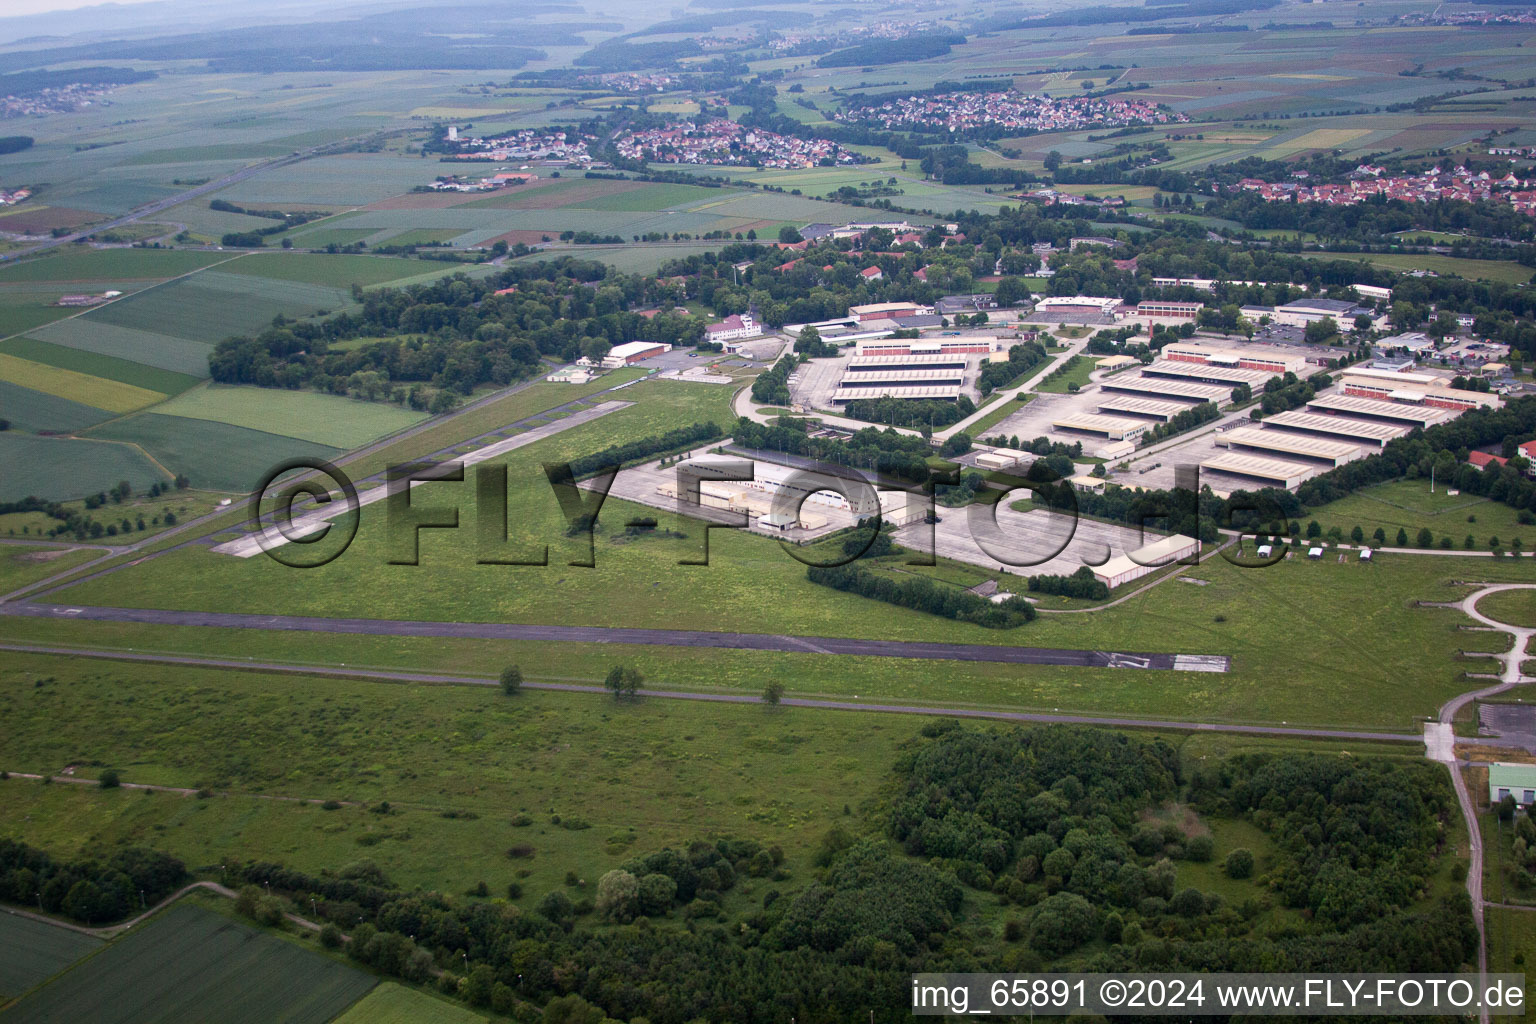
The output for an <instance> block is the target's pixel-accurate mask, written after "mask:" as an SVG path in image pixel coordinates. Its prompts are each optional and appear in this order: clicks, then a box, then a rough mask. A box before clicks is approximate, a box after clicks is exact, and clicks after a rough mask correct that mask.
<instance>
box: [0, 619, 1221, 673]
mask: <svg viewBox="0 0 1536 1024" xmlns="http://www.w3.org/2000/svg"><path fill="white" fill-rule="evenodd" d="M0 615H16V616H26V617H30V618H43V619H65V620H76V621H79V620H84V621H88V622H137V623H144V624H146V625H155V626H211V627H214V628H219V629H261V630H268V631H276V632H284V631H289V632H301V633H351V634H360V635H365V636H435V637H454V638H460V639H482V640H533V641H542V642H545V643H589V644H590V643H598V644H639V645H645V646H661V647H714V648H720V649H726V650H747V651H782V652H787V653H791V654H858V655H864V656H866V657H874V658H925V659H937V660H946V661H988V662H1003V663H1007V664H1015V665H1072V666H1077V667H1080V668H1142V669H1164V670H1176V669H1181V668H1188V669H1190V670H1195V671H1205V672H1209V671H1226V669H1227V667H1228V662H1227V659H1226V658H1225V657H1222V656H1217V655H1195V656H1191V655H1179V654H1149V653H1140V652H1132V651H1079V650H1067V649H1062V648H1054V647H1009V646H1004V645H1002V644H944V643H923V642H920V641H911V640H899V641H895V640H858V639H850V638H845V637H823V636H787V635H781V634H772V633H715V632H709V631H705V630H692V629H631V628H628V627H620V626H545V625H530V624H526V623H515V622H420V621H408V620H402V619H341V618H316V617H308V616H301V615H245V614H238V613H232V612H193V611H167V610H161V609H156V608H101V607H91V606H85V605H62V604H32V603H30V602H29V603H20V602H7V603H5V604H0ZM1181 661H1182V663H1181ZM1197 665H1198V666H1199V667H1198V668H1196V667H1195V666H1197Z"/></svg>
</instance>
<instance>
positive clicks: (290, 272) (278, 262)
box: [224, 240, 431, 288]
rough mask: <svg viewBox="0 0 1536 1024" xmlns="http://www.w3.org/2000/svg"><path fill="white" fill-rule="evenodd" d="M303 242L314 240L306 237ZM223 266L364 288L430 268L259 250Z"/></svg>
mask: <svg viewBox="0 0 1536 1024" xmlns="http://www.w3.org/2000/svg"><path fill="white" fill-rule="evenodd" d="M306 244H314V243H313V242H309V241H308V240H306ZM321 244H324V243H321ZM224 269H225V270H227V271H229V272H230V273H232V274H241V275H243V276H246V277H262V278H267V279H269V280H273V281H300V282H303V283H304V284H318V285H328V286H330V287H332V288H350V287H351V286H352V285H354V284H360V285H363V286H365V287H367V286H369V285H376V284H387V283H389V282H390V281H398V280H400V279H401V278H403V277H414V276H416V275H417V274H422V273H425V272H426V271H427V270H429V269H431V268H430V267H429V266H425V265H423V264H421V263H419V262H416V261H413V260H408V259H403V258H401V257H398V256H363V255H352V254H344V255H337V256H330V255H325V254H322V253H292V252H287V253H277V252H272V253H267V252H259V253H252V254H251V255H249V256H242V257H241V258H240V259H239V260H237V261H235V262H234V263H231V264H229V265H228V266H226V267H224Z"/></svg>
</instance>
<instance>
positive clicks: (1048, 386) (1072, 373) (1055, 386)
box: [1035, 331, 1096, 395]
mask: <svg viewBox="0 0 1536 1024" xmlns="http://www.w3.org/2000/svg"><path fill="white" fill-rule="evenodd" d="M1060 333H1063V334H1065V333H1069V332H1066V331H1063V332H1060ZM1095 368H1096V363H1095V361H1094V360H1093V359H1090V358H1088V357H1087V356H1073V357H1072V358H1071V359H1068V360H1067V362H1066V367H1065V370H1066V372H1065V373H1063V374H1061V375H1060V376H1059V377H1052V378H1051V379H1049V380H1045V381H1042V382H1041V383H1040V385H1039V386H1038V387H1037V388H1035V390H1036V391H1050V392H1053V393H1055V394H1058V395H1064V394H1066V393H1067V391H1068V390H1069V385H1072V384H1076V385H1077V386H1078V387H1082V386H1083V385H1084V384H1087V383H1088V376H1089V374H1091V373H1093V371H1094V369H1095Z"/></svg>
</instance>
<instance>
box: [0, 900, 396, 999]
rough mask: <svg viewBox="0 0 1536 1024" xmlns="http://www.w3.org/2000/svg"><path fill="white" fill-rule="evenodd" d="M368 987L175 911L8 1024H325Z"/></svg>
mask: <svg viewBox="0 0 1536 1024" xmlns="http://www.w3.org/2000/svg"><path fill="white" fill-rule="evenodd" d="M146 965H153V969H152V970H151V969H148V968H147V967H146ZM374 983H375V982H374V978H373V977H372V976H371V975H368V974H365V973H363V972H362V971H359V970H357V969H355V968H352V967H349V966H347V965H345V964H343V963H340V962H338V961H336V960H333V959H331V958H330V957H326V956H322V955H320V954H319V953H314V952H310V951H308V950H305V949H303V948H302V947H300V946H298V945H296V944H294V943H291V942H287V941H285V940H283V939H280V938H277V937H275V936H272V935H268V934H265V933H263V932H260V931H257V930H256V929H254V928H251V927H249V926H248V925H244V924H241V923H239V922H237V921H235V920H233V919H231V918H228V917H225V916H224V915H223V914H218V913H214V912H213V911H211V910H204V909H202V908H200V907H194V906H188V905H178V906H175V907H172V908H171V909H170V910H168V911H166V912H165V913H164V914H161V915H160V916H158V917H156V918H155V919H154V920H153V921H151V922H150V923H149V924H147V925H145V926H144V927H142V928H136V929H134V930H133V931H131V932H129V933H128V934H127V935H126V936H124V937H123V938H121V939H118V940H117V941H115V942H113V943H111V944H110V945H109V946H108V947H107V948H106V949H104V950H102V951H101V952H100V953H98V954H97V955H95V956H93V957H91V958H90V959H89V960H87V961H85V962H84V963H83V964H81V965H80V966H78V967H76V968H75V969H74V970H72V971H70V972H69V973H68V974H66V975H64V976H63V977H61V978H57V979H55V980H54V981H53V982H51V983H49V984H48V985H45V986H44V987H42V988H41V989H38V990H36V991H34V992H33V993H31V994H30V995H29V996H27V998H26V999H23V1000H22V1001H21V1002H20V1003H18V1004H17V1005H16V1006H15V1007H13V1008H12V1009H11V1010H10V1011H8V1013H7V1024H10V1022H11V1021H17V1022H20V1024H30V1022H38V1024H41V1022H44V1021H61V1020H77V1021H85V1020H89V1021H92V1022H94V1024H130V1022H138V1021H145V1020H166V1021H170V1020H174V1021H178V1022H184V1024H196V1022H201V1021H206V1022H208V1024H246V1022H250V1024H270V1022H272V1021H279V1020H281V1021H289V1022H291V1024H325V1022H326V1021H329V1020H330V1019H331V1018H333V1017H335V1016H336V1015H337V1014H338V1013H340V1012H341V1011H342V1010H344V1009H346V1008H347V1007H348V1006H350V1005H351V1004H352V1003H354V1002H356V1001H357V1000H358V999H359V998H361V997H362V996H363V995H364V994H365V993H366V992H367V991H368V990H369V989H371V988H372V987H373V986H374Z"/></svg>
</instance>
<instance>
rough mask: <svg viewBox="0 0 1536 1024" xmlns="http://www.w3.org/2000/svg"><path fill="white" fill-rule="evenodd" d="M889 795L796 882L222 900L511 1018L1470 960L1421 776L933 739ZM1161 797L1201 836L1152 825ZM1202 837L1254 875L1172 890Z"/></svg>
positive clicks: (743, 871) (976, 737) (1053, 741)
mask: <svg viewBox="0 0 1536 1024" xmlns="http://www.w3.org/2000/svg"><path fill="white" fill-rule="evenodd" d="M886 793H887V795H885V796H882V797H880V798H879V799H878V800H876V801H875V802H874V803H873V804H871V805H870V807H869V809H868V811H867V812H865V813H861V814H860V815H855V816H850V817H847V818H846V819H845V821H844V823H841V824H835V825H833V826H832V827H831V828H829V829H828V830H827V832H826V833H825V835H824V837H823V839H822V842H821V845H820V848H819V851H818V852H817V853H816V854H815V856H814V857H813V858H812V859H811V863H790V862H787V861H786V860H785V859H784V857H783V855H782V853H781V852H780V851H779V849H778V848H777V847H776V846H774V845H773V844H772V841H771V839H762V840H759V839H742V838H723V837H715V838H710V839H700V840H698V841H695V842H693V843H690V844H688V845H686V846H684V847H672V848H668V849H661V850H655V851H652V852H650V853H647V854H643V855H640V856H636V857H634V858H632V859H630V860H629V861H628V862H625V863H623V864H620V865H618V866H616V867H615V868H614V869H613V870H611V871H609V872H607V873H606V874H605V875H603V876H602V878H601V879H600V880H598V882H597V884H596V886H595V887H592V888H589V887H588V886H586V885H582V886H578V887H576V888H566V889H557V890H555V891H552V892H550V893H547V894H543V895H538V896H537V898H534V897H535V894H528V897H527V902H524V901H523V900H522V898H521V896H522V894H521V893H520V887H518V886H514V890H515V891H517V902H516V903H515V904H513V903H504V902H502V901H501V900H499V899H495V898H480V899H475V898H463V897H456V896H454V897H450V896H447V895H444V894H441V893H436V892H426V891H421V890H416V891H412V892H406V891H403V890H401V889H398V888H396V887H394V886H392V885H391V884H390V883H389V881H388V879H387V877H386V876H385V874H384V873H383V872H382V871H380V870H379V869H378V868H377V867H375V866H373V865H370V864H367V863H360V864H355V865H352V866H350V867H349V868H347V869H344V870H341V871H338V872H335V873H322V874H319V875H314V874H306V873H303V872H298V871H294V870H292V869H288V868H285V867H282V866H281V865H277V864H259V863H253V864H245V865H242V866H238V867H232V868H231V869H230V878H229V881H230V882H232V883H243V884H246V885H249V886H256V887H260V888H257V889H254V890H251V891H250V898H249V899H248V901H247V903H248V904H258V905H259V902H260V898H261V897H262V896H263V895H264V893H263V892H262V889H263V888H269V890H270V893H271V894H273V895H274V896H276V895H281V896H286V897H288V898H290V899H294V900H296V901H297V902H298V903H300V904H301V905H303V907H304V908H305V909H306V910H308V909H309V908H310V907H311V905H312V906H313V908H314V912H315V913H317V914H318V915H319V917H320V918H321V919H322V920H323V921H327V922H330V923H331V924H330V925H329V930H328V932H327V935H329V936H330V937H331V941H334V942H339V936H340V929H342V928H345V929H346V930H347V931H350V932H351V935H352V942H351V943H350V944H349V946H348V954H349V955H350V956H352V957H353V958H355V959H357V960H358V961H360V962H362V963H365V964H368V965H370V966H372V967H373V968H374V969H376V970H379V971H381V972H383V973H385V974H393V975H398V976H401V977H406V978H408V979H412V980H418V981H423V982H427V981H431V979H432V975H433V973H434V972H440V973H438V974H437V978H436V982H435V984H437V985H438V987H439V988H440V989H441V990H442V991H444V992H448V993H451V994H454V995H457V996H458V997H460V998H462V999H464V1000H465V1001H467V1002H469V1003H471V1004H472V1005H476V1006H483V1007H490V1008H492V1009H495V1010H497V1011H499V1012H503V1013H509V1014H511V1015H512V1016H513V1017H514V1019H517V1020H527V1021H535V1020H540V1019H542V1020H546V1021H551V1020H587V1019H589V1018H590V1019H591V1020H593V1021H599V1020H602V1019H604V1018H612V1019H614V1020H619V1021H638V1020H640V1019H641V1018H643V1019H644V1020H646V1021H648V1022H650V1024H685V1022H691V1021H708V1022H726V1021H730V1022H740V1024H779V1022H782V1021H783V1020H784V1019H786V1018H787V1017H789V1016H793V1017H795V1019H796V1020H799V1021H804V1022H808V1024H823V1022H825V1024H833V1022H845V1021H848V1020H855V1019H856V1020H860V1021H863V1020H867V1019H873V1020H875V1021H877V1022H894V1021H899V1020H906V1019H908V1018H909V1016H910V1010H909V1009H908V1001H909V993H908V992H907V990H906V988H907V978H908V975H909V973H910V972H913V971H918V970H922V971H972V970H1007V971H1029V970H1039V969H1042V968H1070V969H1075V970H1090V971H1092V970H1149V969H1152V970H1168V971H1178V970H1253V971H1258V970H1265V971H1305V970H1319V969H1329V970H1351V971H1393V970H1397V971H1450V970H1456V969H1458V968H1461V967H1463V966H1464V965H1465V964H1466V963H1468V962H1469V961H1470V960H1471V959H1472V958H1473V957H1474V956H1475V950H1476V931H1475V928H1474V927H1473V924H1472V918H1471V912H1470V905H1469V904H1468V902H1467V899H1466V896H1465V894H1464V893H1460V892H1457V893H1455V894H1446V895H1442V894H1440V893H1439V892H1438V891H1437V889H1436V886H1435V884H1434V883H1433V882H1432V877H1433V876H1434V875H1435V874H1436V873H1437V871H1438V869H1439V865H1440V864H1441V863H1442V861H1443V858H1445V857H1447V856H1450V855H1452V854H1451V851H1450V850H1449V849H1448V848H1447V847H1446V846H1445V839H1444V836H1445V831H1444V829H1445V825H1446V823H1447V822H1448V821H1449V819H1450V817H1451V816H1452V815H1453V814H1454V813H1455V798H1454V796H1453V795H1452V793H1451V789H1450V786H1449V784H1448V781H1447V780H1446V778H1445V776H1444V772H1443V770H1441V769H1439V768H1438V766H1435V765H1432V764H1429V763H1427V762H1423V761H1419V760H1407V759H1405V760H1395V759H1394V760H1386V759H1381V760H1372V759H1362V758H1343V757H1325V756H1320V755H1306V754H1284V755H1244V756H1239V757H1234V758H1231V759H1228V760H1218V759H1209V760H1202V761H1201V762H1200V763H1199V767H1198V768H1197V769H1196V770H1195V771H1194V772H1193V774H1192V775H1190V776H1188V777H1186V774H1185V767H1184V765H1183V764H1181V761H1180V759H1179V756H1178V754H1177V753H1176V751H1175V750H1174V749H1173V748H1172V747H1171V746H1169V745H1168V744H1167V743H1165V742H1164V741H1162V740H1160V739H1149V738H1145V737H1140V736H1133V735H1127V734H1120V733H1112V732H1108V731H1104V730H1097V729H1088V728H1078V727H1065V726H1053V727H1045V728H1032V729H1015V728H998V729H970V728H964V727H962V726H960V725H959V723H957V722H954V721H950V720H936V721H934V722H932V723H930V724H929V725H927V726H925V727H924V728H923V729H922V734H921V735H920V736H919V737H916V738H914V740H913V741H911V742H910V743H909V744H908V746H907V748H906V750H905V751H904V752H903V753H902V755H901V756H900V758H899V759H898V761H897V763H896V764H895V765H894V766H893V769H892V775H891V780H890V785H889V786H888V787H887V788H886ZM1179 800H1183V801H1186V802H1187V803H1188V804H1189V805H1191V806H1192V807H1193V808H1194V809H1195V810H1196V811H1198V813H1199V815H1200V820H1194V819H1192V818H1189V817H1187V816H1186V817H1184V818H1182V819H1181V818H1179V817H1177V816H1174V817H1165V816H1162V815H1160V814H1159V812H1160V811H1161V810H1162V809H1164V808H1167V807H1169V806H1172V802H1174V801H1179ZM1220 819H1237V820H1241V821H1244V822H1247V823H1249V824H1250V825H1251V826H1253V827H1254V828H1255V829H1257V831H1258V833H1260V834H1262V836H1263V837H1264V841H1263V843H1262V844H1261V845H1259V846H1257V847H1256V848H1254V849H1241V850H1230V851H1227V852H1226V856H1225V857H1224V859H1223V862H1222V864H1221V866H1220V870H1222V871H1223V872H1224V873H1226V874H1227V875H1228V876H1229V877H1232V878H1234V879H1250V880H1251V881H1250V882H1249V884H1248V885H1247V888H1248V889H1251V895H1248V896H1244V897H1242V898H1240V899H1239V898H1236V897H1233V898H1232V899H1231V900H1229V899H1226V898H1223V897H1222V896H1220V895H1217V894H1215V893H1213V892H1205V891H1201V890H1200V889H1198V888H1196V887H1194V886H1191V885H1188V884H1186V883H1183V882H1181V877H1182V874H1183V870H1184V867H1183V866H1184V865H1200V864H1203V863H1205V862H1210V861H1211V860H1212V857H1213V847H1214V844H1213V843H1212V840H1211V837H1210V836H1209V835H1208V834H1207V832H1206V828H1205V824H1204V823H1205V822H1206V821H1212V822H1214V821H1217V820H1220ZM525 845H526V848H524V846H520V847H518V848H517V850H516V852H515V855H516V856H529V855H533V853H534V852H535V851H534V850H533V846H532V844H525ZM311 900H313V904H311ZM984 908H1002V915H1003V919H1002V921H1001V925H1000V926H996V925H991V924H988V923H984V922H985V921H987V920H996V916H995V914H994V913H992V912H991V911H990V910H988V911H987V912H986V913H983V910H984ZM359 921H361V922H362V923H358V922H359ZM412 936H414V938H412ZM322 938H323V939H324V938H325V936H322ZM661 978H665V979H666V983H665V984H655V983H654V981H653V980H654V979H661ZM541 1006H543V1007H544V1009H543V1010H542V1011H541V1009H540V1007H541Z"/></svg>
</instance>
